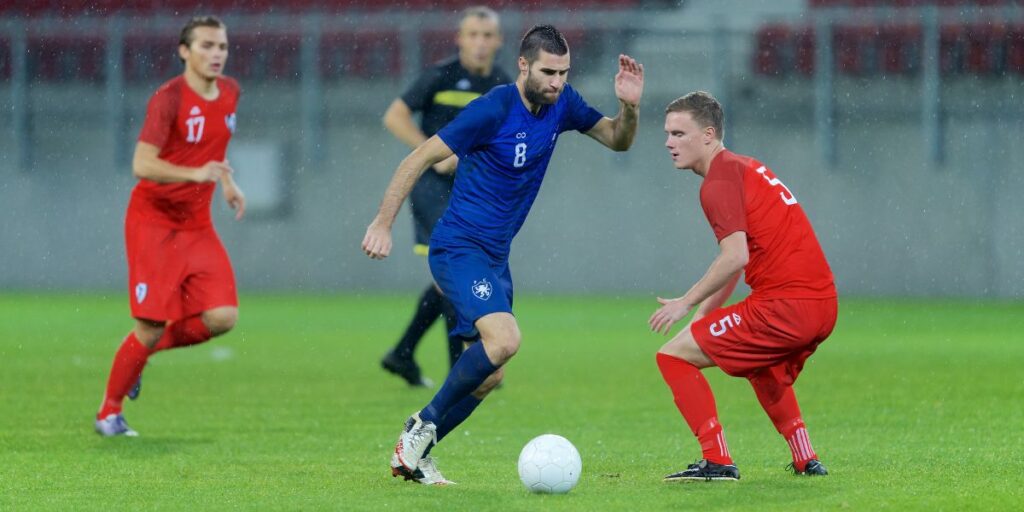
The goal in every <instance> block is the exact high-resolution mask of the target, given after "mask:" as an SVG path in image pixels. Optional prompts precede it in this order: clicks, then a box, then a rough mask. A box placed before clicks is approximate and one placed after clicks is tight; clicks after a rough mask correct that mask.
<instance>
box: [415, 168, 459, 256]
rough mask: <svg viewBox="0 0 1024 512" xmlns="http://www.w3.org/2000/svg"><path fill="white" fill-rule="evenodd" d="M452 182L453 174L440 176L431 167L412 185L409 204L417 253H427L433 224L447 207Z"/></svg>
mask: <svg viewBox="0 0 1024 512" xmlns="http://www.w3.org/2000/svg"><path fill="white" fill-rule="evenodd" d="M453 183H455V177H454V176H441V175H440V174H438V173H436V172H434V170H433V169H427V170H426V171H425V172H424V173H423V176H421V177H420V180H419V181H418V182H416V186H415V187H413V189H412V193H411V194H410V195H409V204H410V206H412V218H413V223H414V224H415V229H416V247H415V249H414V250H415V251H416V253H417V254H422V255H424V256H425V255H426V254H427V248H428V247H429V246H430V234H431V233H433V231H434V225H435V224H437V221H438V220H439V219H440V218H441V216H442V215H444V211H445V210H447V209H448V200H449V199H451V196H452V184H453Z"/></svg>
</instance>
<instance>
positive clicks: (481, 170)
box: [431, 84, 602, 257]
mask: <svg viewBox="0 0 1024 512" xmlns="http://www.w3.org/2000/svg"><path fill="white" fill-rule="evenodd" d="M601 117H602V115H601V113H600V112H598V111H597V110H594V109H593V108H591V107H590V105H587V103H586V102H585V101H584V100H583V98H582V97H581V96H580V95H579V93H577V92H576V91H575V90H574V89H573V88H572V87H570V86H569V85H568V84H566V85H565V87H564V89H563V90H562V93H561V94H560V95H559V97H558V101H557V102H555V104H553V105H544V106H542V107H541V109H540V111H539V112H538V113H537V115H534V114H532V113H531V112H530V111H529V110H527V108H526V106H525V105H524V104H523V101H522V99H521V98H520V96H519V90H518V89H517V88H516V85H515V84H508V85H500V86H498V87H495V88H494V89H491V91H490V92H488V93H487V94H485V95H484V96H481V97H479V98H477V99H476V100H474V101H473V102H471V103H470V104H469V105H467V106H466V108H465V109H464V110H463V111H462V112H461V113H460V114H459V115H458V117H456V118H455V119H454V120H452V122H450V123H448V124H447V125H446V126H445V127H444V128H442V129H441V130H440V131H438V132H437V136H438V137H440V139H441V140H442V141H444V143H445V144H447V145H448V147H449V148H451V150H452V151H453V152H454V153H455V154H456V155H458V157H459V167H458V171H457V173H456V175H455V185H454V188H453V189H452V197H451V202H450V203H449V205H448V210H447V211H446V212H445V214H444V216H443V217H442V218H441V220H440V221H439V222H438V223H437V226H436V227H435V228H434V238H437V239H438V240H439V241H444V240H452V239H457V238H469V239H472V240H476V241H477V242H480V243H481V244H482V245H484V246H485V247H488V248H489V249H491V250H492V251H490V252H492V253H493V254H494V255H495V256H499V257H507V256H508V251H509V248H510V246H511V243H512V238H513V237H515V235H516V233H518V232H519V228H521V227H522V225H523V222H524V221H525V220H526V215H527V214H528V213H529V212H530V207H531V206H533V201H534V199H536V197H537V192H538V191H539V190H540V185H541V182H543V181H544V174H545V172H546V171H547V168H548V162H549V161H550V160H551V154H552V153H553V152H554V150H555V142H557V141H558V135H559V134H560V133H562V132H565V131H569V130H578V131H580V132H586V131H588V130H590V129H591V128H593V127H594V125H595V124H596V123H597V122H598V121H599V120H600V119H601ZM431 245H434V244H431Z"/></svg>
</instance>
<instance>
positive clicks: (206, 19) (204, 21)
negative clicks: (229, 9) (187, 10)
mask: <svg viewBox="0 0 1024 512" xmlns="http://www.w3.org/2000/svg"><path fill="white" fill-rule="evenodd" d="M196 27H210V28H223V29H226V28H228V26H227V25H225V24H224V22H223V21H221V20H220V18H218V17H216V16H211V15H207V16H195V17H193V18H192V19H190V20H188V23H186V24H185V26H184V27H183V28H182V29H181V37H179V38H178V44H179V45H185V46H192V40H193V39H195V38H194V37H193V36H192V32H193V31H195V29H196Z"/></svg>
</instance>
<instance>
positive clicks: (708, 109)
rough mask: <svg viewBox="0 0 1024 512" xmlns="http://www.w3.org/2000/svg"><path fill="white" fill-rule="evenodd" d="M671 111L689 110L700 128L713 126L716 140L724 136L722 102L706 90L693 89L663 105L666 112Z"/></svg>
mask: <svg viewBox="0 0 1024 512" xmlns="http://www.w3.org/2000/svg"><path fill="white" fill-rule="evenodd" d="M672 112H689V113H690V115H691V116H693V120H694V121H696V122H697V124H698V125H700V127H701V128H707V127H708V126H710V127H712V128H714V129H715V137H717V138H718V140H722V137H724V136H725V131H724V130H725V113H724V112H722V104H721V103H719V102H718V100H716V99H715V97H714V96H712V95H711V94H710V93H708V92H705V91H694V92H691V93H690V94H687V95H686V96H681V97H679V98H676V99H675V100H673V101H672V103H669V104H668V106H667V107H665V113H666V114H669V113H672Z"/></svg>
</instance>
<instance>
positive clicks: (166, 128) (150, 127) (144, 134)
mask: <svg viewBox="0 0 1024 512" xmlns="http://www.w3.org/2000/svg"><path fill="white" fill-rule="evenodd" d="M176 109H177V106H176V105H175V104H174V102H173V101H171V94H170V90H169V89H161V90H159V91H157V92H156V94H154V95H153V97H152V98H150V99H149V105H148V106H147V107H146V119H145V121H143V122H142V131H141V132H140V133H139V142H146V143H148V144H152V145H154V146H156V147H158V148H162V147H164V144H166V143H167V138H168V137H169V136H170V134H171V128H172V127H173V126H174V115H175V110H176Z"/></svg>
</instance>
